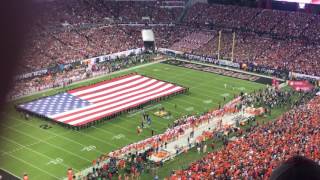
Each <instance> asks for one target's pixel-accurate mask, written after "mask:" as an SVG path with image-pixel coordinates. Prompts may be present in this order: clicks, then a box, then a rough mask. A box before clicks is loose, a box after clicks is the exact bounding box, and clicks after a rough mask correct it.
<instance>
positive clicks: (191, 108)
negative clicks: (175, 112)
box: [185, 106, 194, 112]
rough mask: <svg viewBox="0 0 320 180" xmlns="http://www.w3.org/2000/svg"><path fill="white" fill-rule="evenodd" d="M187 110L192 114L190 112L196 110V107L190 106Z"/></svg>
mask: <svg viewBox="0 0 320 180" xmlns="http://www.w3.org/2000/svg"><path fill="white" fill-rule="evenodd" d="M185 110H186V111H189V112H190V111H193V110H194V107H192V106H190V107H187V108H185Z"/></svg>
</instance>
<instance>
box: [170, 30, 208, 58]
mask: <svg viewBox="0 0 320 180" xmlns="http://www.w3.org/2000/svg"><path fill="white" fill-rule="evenodd" d="M212 38H213V35H212V33H210V32H194V33H192V34H190V35H188V36H186V37H184V38H183V39H181V40H180V41H179V42H176V43H174V44H173V45H172V46H171V47H170V49H174V50H177V51H183V52H187V53H191V52H192V50H195V49H198V48H200V47H201V46H203V45H204V44H207V43H208V42H209V41H210V40H211V39H212Z"/></svg>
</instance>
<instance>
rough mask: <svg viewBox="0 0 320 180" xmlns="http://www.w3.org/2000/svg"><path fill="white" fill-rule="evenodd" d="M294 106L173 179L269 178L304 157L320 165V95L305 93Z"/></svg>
mask: <svg viewBox="0 0 320 180" xmlns="http://www.w3.org/2000/svg"><path fill="white" fill-rule="evenodd" d="M301 97H302V98H301V99H300V100H299V104H301V105H299V106H298V105H297V106H295V108H294V109H292V110H290V111H289V112H287V113H285V114H284V115H282V116H281V117H280V118H278V119H277V120H276V121H274V122H268V123H267V124H264V125H259V126H258V125H257V126H253V127H251V128H250V131H249V133H248V134H246V135H244V136H243V137H240V138H239V139H236V140H235V141H231V142H228V143H226V144H225V147H224V148H223V149H222V150H219V151H216V152H212V153H208V154H207V155H206V156H205V157H204V158H202V159H201V160H198V161H197V162H194V163H192V164H191V165H190V166H189V168H187V169H185V170H178V171H175V172H173V173H172V175H171V177H170V179H172V180H175V179H189V178H192V179H203V178H204V179H233V178H234V179H242V178H244V179H266V178H268V177H270V175H271V173H272V171H273V170H274V169H275V168H276V167H278V166H279V165H280V164H281V163H282V162H283V161H285V160H287V159H289V158H290V157H292V156H295V155H301V156H305V157H307V158H310V159H312V160H314V161H315V162H316V163H318V164H319V165H320V150H319V146H320V139H319V137H320V136H319V133H320V130H319V127H318V126H317V124H319V122H320V111H319V109H320V97H315V98H313V99H312V100H311V101H310V102H309V103H306V102H308V100H309V99H310V98H311V97H312V94H306V95H302V96H301Z"/></svg>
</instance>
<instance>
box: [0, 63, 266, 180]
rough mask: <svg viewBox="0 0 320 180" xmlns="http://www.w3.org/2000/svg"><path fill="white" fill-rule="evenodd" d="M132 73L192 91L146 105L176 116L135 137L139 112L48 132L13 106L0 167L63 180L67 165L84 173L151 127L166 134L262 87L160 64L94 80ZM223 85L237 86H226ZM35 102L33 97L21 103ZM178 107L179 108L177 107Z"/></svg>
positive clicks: (32, 176) (156, 122) (157, 120)
mask: <svg viewBox="0 0 320 180" xmlns="http://www.w3.org/2000/svg"><path fill="white" fill-rule="evenodd" d="M130 72H138V73H140V74H142V75H147V76H151V77H154V78H157V79H161V80H165V81H169V82H173V83H177V84H179V85H182V86H185V87H189V88H190V91H189V93H187V94H181V95H178V96H175V97H172V98H170V99H168V100H166V101H161V102H160V104H154V105H152V106H149V107H147V108H146V109H148V110H147V111H148V112H149V114H153V112H154V111H156V110H157V109H158V108H159V107H160V106H163V107H165V109H167V110H169V111H171V113H172V118H170V119H162V118H157V117H155V116H152V125H151V127H150V128H147V129H144V131H143V133H142V134H141V135H140V136H138V135H137V133H136V127H137V126H138V125H140V121H141V113H140V112H135V113H134V112H133V113H129V114H123V115H122V116H120V117H118V118H115V119H112V120H110V121H107V122H105V123H103V124H99V125H97V126H95V127H91V128H88V129H86V130H81V131H73V130H69V129H65V128H63V127H61V126H60V125H53V128H51V129H48V130H44V129H41V128H39V126H40V125H41V124H44V123H45V121H44V120H41V119H38V118H32V119H31V120H29V121H27V120H24V118H22V117H21V116H20V114H18V113H17V112H16V111H15V110H14V108H13V105H12V104H11V105H9V106H8V109H7V111H6V119H7V121H6V123H4V124H1V125H0V127H1V130H4V129H5V131H6V134H5V135H4V136H1V137H0V138H1V144H0V146H1V149H0V167H1V168H3V169H6V170H8V171H10V172H12V173H14V174H15V175H17V176H20V177H21V176H22V175H23V173H24V172H27V173H28V175H29V177H30V179H61V178H62V177H65V176H66V169H67V168H68V167H72V168H74V169H75V170H81V169H83V168H86V167H88V166H90V165H91V162H92V160H93V159H95V158H97V157H98V156H99V155H100V154H102V153H107V152H110V151H112V150H114V149H118V148H120V147H123V146H125V145H127V144H130V143H133V142H136V141H139V140H142V139H145V138H147V137H150V136H151V130H150V129H151V128H152V129H153V130H155V132H156V133H162V132H163V131H164V130H165V129H166V128H167V126H168V123H170V122H172V121H174V120H175V119H176V118H178V117H180V116H182V115H186V114H194V113H201V112H204V111H207V110H208V109H211V108H214V107H217V106H218V104H219V102H220V103H221V104H223V103H224V102H223V96H227V100H226V102H227V101H228V100H231V99H232V98H233V94H238V93H239V92H240V91H241V90H243V89H244V92H250V91H253V90H254V89H259V88H263V87H264V85H263V84H258V83H254V82H249V81H244V80H239V79H235V78H230V77H225V76H219V75H216V74H212V73H206V72H201V71H196V70H191V69H186V68H181V67H176V66H172V65H167V64H162V63H157V64H152V65H149V66H144V67H140V68H138V69H132V70H129V71H126V72H120V73H115V74H113V75H111V76H109V75H107V76H105V77H103V78H99V79H97V80H92V81H94V82H96V81H101V80H103V79H110V78H111V77H115V76H119V75H123V74H128V73H130ZM88 83H90V82H82V83H81V84H76V85H73V87H75V86H80V85H81V86H83V85H85V84H88ZM224 84H228V85H232V86H233V87H235V88H234V89H231V88H224ZM55 92H57V90H53V91H48V92H46V93H45V95H48V94H52V93H55ZM38 96H41V95H38ZM32 98H35V96H32V97H27V98H25V99H22V100H21V101H25V100H30V99H32ZM175 105H177V109H174V106H175Z"/></svg>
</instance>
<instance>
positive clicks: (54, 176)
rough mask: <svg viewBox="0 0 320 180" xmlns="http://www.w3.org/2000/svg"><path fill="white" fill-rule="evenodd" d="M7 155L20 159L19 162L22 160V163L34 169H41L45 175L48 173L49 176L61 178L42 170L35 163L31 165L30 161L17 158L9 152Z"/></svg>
mask: <svg viewBox="0 0 320 180" xmlns="http://www.w3.org/2000/svg"><path fill="white" fill-rule="evenodd" d="M8 156H10V157H12V158H13V159H16V160H18V161H21V162H23V163H25V164H27V165H29V166H31V167H33V168H35V169H38V170H40V171H42V172H43V173H45V174H47V175H49V176H51V177H54V178H55V179H61V178H59V177H57V176H55V175H53V174H51V173H50V172H48V171H46V170H43V169H41V168H39V167H37V166H35V165H33V164H31V163H29V162H27V161H25V160H23V159H20V158H18V157H16V156H13V155H11V154H8Z"/></svg>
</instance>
